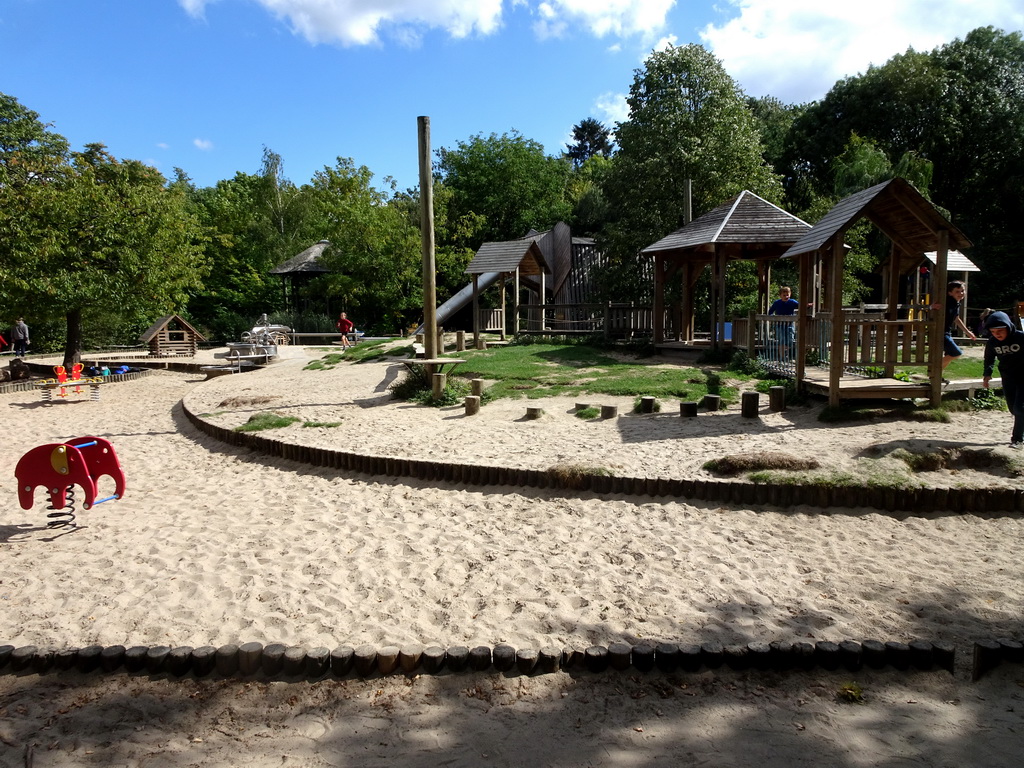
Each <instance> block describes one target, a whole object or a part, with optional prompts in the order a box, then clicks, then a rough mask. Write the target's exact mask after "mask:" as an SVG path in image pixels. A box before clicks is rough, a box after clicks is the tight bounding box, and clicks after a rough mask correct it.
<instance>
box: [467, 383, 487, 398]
mask: <svg viewBox="0 0 1024 768" xmlns="http://www.w3.org/2000/svg"><path fill="white" fill-rule="evenodd" d="M483 393H484V380H483V379H470V382H469V394H471V395H476V396H477V397H480V396H481V395H482V394H483Z"/></svg>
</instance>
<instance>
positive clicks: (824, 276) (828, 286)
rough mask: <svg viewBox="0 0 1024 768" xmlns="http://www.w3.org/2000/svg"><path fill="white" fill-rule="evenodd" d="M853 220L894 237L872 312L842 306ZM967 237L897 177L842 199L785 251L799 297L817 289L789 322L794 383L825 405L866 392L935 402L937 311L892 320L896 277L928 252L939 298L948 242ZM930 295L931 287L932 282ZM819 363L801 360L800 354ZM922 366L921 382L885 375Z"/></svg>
mask: <svg viewBox="0 0 1024 768" xmlns="http://www.w3.org/2000/svg"><path fill="white" fill-rule="evenodd" d="M861 219H867V220H868V221H870V222H871V223H872V224H874V225H875V226H876V227H877V228H878V229H879V230H880V231H881V232H882V233H883V234H884V235H886V237H888V238H889V240H890V241H891V243H892V250H891V255H890V257H889V259H888V263H887V269H888V274H887V276H886V278H887V279H886V280H885V285H886V291H887V296H886V305H885V310H884V312H883V313H882V314H881V315H880V316H875V317H868V316H866V315H864V313H862V312H849V311H846V310H844V309H843V272H844V269H845V257H846V247H845V245H844V243H843V238H844V235H845V233H846V232H847V230H849V229H850V227H852V226H853V225H854V224H855V223H857V222H858V221H860V220H861ZM970 246H971V242H970V240H968V239H967V237H966V236H965V235H964V234H963V233H962V232H961V231H960V230H959V229H958V228H957V227H955V226H954V225H953V224H952V223H950V222H949V221H948V220H947V219H946V218H945V217H944V216H943V215H942V214H941V213H939V211H938V210H936V208H935V206H934V205H932V203H930V202H929V201H928V200H927V199H925V198H924V196H922V195H921V193H920V192H918V191H917V190H916V189H915V188H914V187H913V186H912V185H911V184H910V183H909V182H907V181H906V180H904V179H899V178H897V179H890V180H889V181H885V182H883V183H881V184H877V185H876V186H873V187H871V188H869V189H865V190H863V191H861V192H858V193H856V194H853V195H850V196H849V197H847V198H845V199H843V200H841V201H840V202H839V203H838V204H837V205H836V206H835V207H834V208H833V209H832V210H831V211H829V212H828V213H827V214H826V215H825V217H824V218H822V220H821V221H819V222H818V223H817V224H816V225H815V226H814V227H813V228H812V229H811V230H810V231H808V232H807V233H806V234H805V235H804V236H803V237H802V238H800V240H799V241H798V242H796V243H795V244H794V245H793V246H792V247H791V248H789V249H788V250H787V251H786V252H785V253H784V254H783V258H793V259H797V260H798V262H799V272H800V289H799V293H798V295H799V296H801V297H804V296H811V295H813V292H814V285H813V281H814V279H815V276H816V275H820V279H821V292H820V294H819V298H818V302H817V303H816V305H815V307H814V309H813V312H807V313H803V314H801V315H799V316H798V317H797V319H796V350H795V355H794V364H795V371H794V375H795V379H796V382H797V386H798V387H800V388H801V389H809V390H812V391H818V392H821V393H827V395H828V398H829V403H830V404H832V405H837V404H838V403H839V402H840V400H843V399H849V398H866V397H900V398H906V397H927V398H929V399H930V400H931V402H932V404H933V405H937V404H938V403H939V401H940V399H941V395H942V357H943V350H942V338H943V323H944V319H945V318H944V313H943V312H942V311H941V310H940V311H935V310H931V311H928V312H925V313H924V314H926V315H928V316H927V317H922V318H921V319H899V318H898V317H897V312H898V305H899V301H898V299H899V296H898V291H899V282H900V277H901V276H902V275H903V274H905V273H906V271H907V270H910V269H915V270H916V269H918V267H919V265H920V263H921V259H922V256H923V254H925V253H928V252H934V254H935V260H934V263H935V269H934V271H933V273H932V281H933V285H934V286H942V287H943V290H942V293H941V298H940V297H939V296H938V295H937V296H936V297H935V298H936V299H939V300H942V299H944V297H945V290H944V288H945V285H946V276H947V270H948V265H949V252H950V248H956V249H964V248H969V247H970ZM936 294H938V288H936ZM809 358H810V359H813V360H816V361H818V362H817V365H815V366H810V365H808V359H809ZM897 365H898V366H900V367H901V368H902V367H913V366H919V367H923V368H925V369H926V371H927V375H928V380H927V381H925V382H905V381H898V380H896V379H895V378H893V374H894V373H895V369H896V366H897Z"/></svg>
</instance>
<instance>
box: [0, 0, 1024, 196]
mask: <svg viewBox="0 0 1024 768" xmlns="http://www.w3.org/2000/svg"><path fill="white" fill-rule="evenodd" d="M988 25H991V26H995V27H997V28H1000V29H1003V30H1006V31H1013V30H1021V29H1024V6H1022V4H1021V3H1020V0H927V2H925V1H924V0H861V2H857V3H833V2H822V0H700V1H699V2H697V1H695V0H690V1H689V2H687V1H686V0H545V1H544V2H537V0H88V2H83V0H0V92H3V93H6V94H8V95H10V96H14V97H15V98H17V99H18V101H20V102H21V103H22V104H23V105H25V106H26V107H28V108H29V109H32V110H34V111H35V112H38V113H39V115H40V118H41V119H42V120H43V121H44V122H47V123H50V124H51V125H52V129H53V130H55V131H57V132H58V133H61V134H63V135H64V136H66V137H67V138H68V139H69V141H70V142H71V144H72V146H73V147H75V148H80V147H81V146H82V145H84V144H86V143H89V142H101V143H103V144H106V145H107V147H108V148H109V149H110V150H111V152H113V154H115V155H116V156H118V157H122V158H133V159H137V160H143V161H145V162H147V163H149V164H151V165H154V166H156V167H157V168H159V169H160V170H161V171H162V172H163V173H164V174H165V175H168V176H170V175H171V174H173V171H174V168H176V167H177V168H181V169H183V170H184V171H185V172H186V173H187V174H188V175H189V176H190V177H191V178H192V180H193V181H194V182H195V183H196V184H198V185H200V186H208V185H213V184H215V183H216V182H217V181H218V180H220V179H226V178H231V177H232V176H234V175H235V173H236V172H239V171H241V172H245V173H255V172H257V171H258V170H259V167H260V161H261V157H262V152H263V147H269V148H270V149H271V150H273V151H274V152H276V153H278V154H279V155H281V156H282V158H283V160H284V171H285V175H286V176H287V177H288V178H290V179H291V180H292V181H294V182H296V183H298V184H302V183H305V182H308V181H309V180H310V179H311V178H312V176H313V174H314V173H315V172H316V171H317V170H319V169H321V168H323V167H324V166H331V165H334V163H335V161H336V158H338V157H344V158H351V159H352V160H353V161H354V162H355V163H356V164H357V165H365V166H367V167H368V168H369V169H370V170H371V171H373V173H374V174H375V183H376V184H377V185H378V186H381V187H383V186H384V184H385V177H391V178H393V179H394V180H395V181H396V182H397V184H398V188H399V189H400V190H404V189H407V188H410V187H413V186H415V184H416V183H417V178H418V168H417V156H416V147H417V136H416V118H417V116H419V115H427V116H429V117H430V122H431V144H432V147H433V149H435V150H436V149H438V148H439V147H455V146H456V145H457V143H458V142H460V141H465V140H467V139H469V138H470V137H472V136H475V135H477V134H482V135H484V136H488V135H490V134H492V133H495V134H502V133H508V132H511V131H518V132H519V133H520V134H522V135H523V136H525V137H527V138H529V139H533V140H535V141H538V142H540V143H541V144H543V145H544V147H545V149H546V151H547V152H548V153H549V154H557V153H558V152H560V151H561V150H562V149H564V145H565V143H566V142H567V141H569V139H570V136H571V131H572V127H573V126H574V125H575V124H576V123H578V122H580V121H581V120H583V119H584V118H587V117H594V118H597V119H599V120H601V121H602V122H604V123H605V124H606V125H609V126H612V125H613V123H614V122H615V121H617V120H622V119H624V118H625V112H624V107H625V105H624V96H625V94H626V93H627V92H628V90H629V86H630V84H631V83H632V81H633V76H634V72H635V70H636V69H638V68H640V67H642V66H643V60H644V57H645V56H646V55H647V54H648V53H650V51H651V50H653V49H657V48H660V47H662V46H664V45H666V44H667V43H673V44H675V45H685V44H687V43H699V44H701V45H703V46H705V47H706V48H708V49H709V50H711V51H713V52H714V53H715V55H716V56H717V57H718V58H719V59H720V60H721V61H722V62H723V64H724V66H725V68H726V70H727V71H728V72H729V74H730V75H731V76H732V77H733V78H734V79H735V80H736V82H737V83H738V84H739V86H740V87H741V88H742V89H743V91H744V92H746V93H747V94H749V95H752V96H763V95H771V96H776V97H778V98H780V99H782V100H783V101H785V102H788V103H796V102H805V101H810V100H814V99H818V98H821V97H822V96H824V94H825V93H826V92H827V91H828V89H829V88H830V87H831V86H832V85H833V83H835V81H836V80H838V79H840V78H842V77H845V76H848V75H856V74H858V73H860V72H863V71H864V70H866V69H867V67H868V66H870V65H871V64H881V63H884V62H885V61H886V60H887V59H888V58H889V57H891V56H892V55H894V54H896V53H900V52H903V51H906V50H907V49H908V48H914V49H916V50H930V49H932V48H934V47H936V46H938V45H941V44H943V43H946V42H949V41H951V40H953V39H955V38H957V37H962V36H963V35H964V34H965V33H967V32H968V31H970V30H971V29H974V28H976V27H980V26H988Z"/></svg>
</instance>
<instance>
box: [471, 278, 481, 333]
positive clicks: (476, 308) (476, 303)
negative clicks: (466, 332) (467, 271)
mask: <svg viewBox="0 0 1024 768" xmlns="http://www.w3.org/2000/svg"><path fill="white" fill-rule="evenodd" d="M480 344H481V338H480V275H473V349H483V347H481V346H480Z"/></svg>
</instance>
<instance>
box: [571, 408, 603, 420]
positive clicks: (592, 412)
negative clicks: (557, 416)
mask: <svg viewBox="0 0 1024 768" xmlns="http://www.w3.org/2000/svg"><path fill="white" fill-rule="evenodd" d="M573 415H574V416H575V417H576V418H577V419H583V420H585V421H586V420H589V419H596V418H597V417H598V416H600V415H601V409H600V408H597V407H595V406H593V405H588V406H587V407H586V408H580V409H579V410H578V411H576V413H575V414H573Z"/></svg>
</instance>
